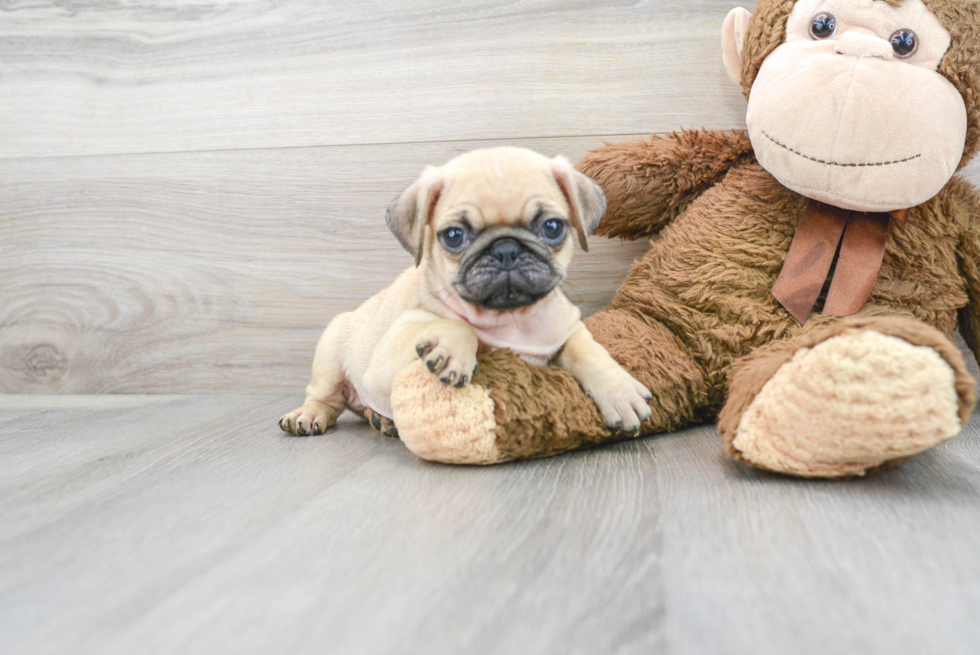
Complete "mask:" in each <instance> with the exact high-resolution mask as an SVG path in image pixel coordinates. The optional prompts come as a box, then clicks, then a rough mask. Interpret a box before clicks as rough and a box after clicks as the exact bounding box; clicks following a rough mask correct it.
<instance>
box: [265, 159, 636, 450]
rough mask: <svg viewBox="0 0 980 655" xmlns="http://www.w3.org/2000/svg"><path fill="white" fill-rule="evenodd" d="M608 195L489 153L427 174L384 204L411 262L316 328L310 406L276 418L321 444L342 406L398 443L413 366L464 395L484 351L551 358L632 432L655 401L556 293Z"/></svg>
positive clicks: (564, 167)
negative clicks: (402, 394)
mask: <svg viewBox="0 0 980 655" xmlns="http://www.w3.org/2000/svg"><path fill="white" fill-rule="evenodd" d="M605 207H606V199H605V196H604V195H603V193H602V189H600V188H599V185H597V184H596V183H595V182H593V181H592V180H591V179H589V178H588V177H586V176H585V175H583V174H582V173H579V172H578V171H576V170H575V169H574V168H573V167H572V165H571V164H570V163H569V162H568V161H567V160H566V159H564V158H562V157H558V158H556V159H549V158H547V157H545V156H543V155H540V154H538V153H535V152H532V151H530V150H526V149H523V148H492V149H487V150H477V151H474V152H470V153H467V154H464V155H461V156H459V157H457V158H455V159H453V160H452V161H450V162H449V163H448V164H446V165H444V166H441V167H438V168H435V167H431V166H430V167H428V168H426V169H425V171H424V172H423V173H422V175H421V176H420V177H419V178H418V180H416V181H415V183H414V184H412V185H411V186H410V187H409V188H408V189H407V190H406V191H405V192H404V193H402V194H401V196H399V197H398V199H396V200H395V202H394V203H393V204H392V205H391V206H390V207H389V208H388V216H387V220H388V226H389V227H390V228H391V231H392V232H394V234H395V236H396V237H397V238H398V240H399V241H400V242H401V244H402V245H403V246H404V247H405V249H406V250H408V251H409V252H410V253H411V254H412V255H414V256H415V266H414V267H413V268H409V269H408V270H406V271H405V272H404V273H402V274H401V275H400V276H399V277H398V279H396V280H395V282H394V283H393V284H392V285H391V286H390V287H388V288H387V289H385V290H384V291H382V292H381V293H379V294H378V295H376V296H374V297H373V298H371V299H369V300H368V301H367V302H365V303H364V304H363V305H361V306H360V307H359V308H358V309H356V310H355V311H353V312H350V313H346V314H341V315H339V316H337V317H336V318H335V319H334V320H333V321H331V323H330V325H329V326H328V327H327V329H326V330H325V331H324V332H323V336H322V337H321V338H320V342H319V344H318V345H317V348H316V354H315V356H314V358H313V378H312V381H311V382H310V384H309V386H307V387H306V402H304V403H303V406H302V407H300V408H298V409H296V410H294V411H292V412H290V413H289V414H286V415H285V416H283V417H282V418H281V419H280V421H279V426H280V427H281V428H282V430H283V431H285V432H287V433H289V434H293V435H297V436H306V435H319V434H322V433H323V432H324V431H326V429H327V428H329V427H332V426H333V425H334V424H335V423H336V421H337V417H338V416H339V415H340V414H341V412H343V411H344V409H345V408H350V409H351V410H352V411H354V412H357V413H358V414H362V415H363V416H365V418H367V419H369V420H370V421H371V422H372V424H373V425H374V427H375V428H378V429H379V430H381V431H383V432H385V431H386V432H387V433H390V434H395V432H394V430H392V429H391V428H392V424H391V421H390V419H386V418H385V417H390V416H391V415H392V409H391V391H392V384H393V382H394V380H395V376H396V375H397V374H398V372H399V371H401V370H402V369H403V368H405V367H406V366H408V365H409V364H411V363H412V362H413V361H414V360H415V359H418V358H421V359H422V360H424V361H425V365H426V367H427V368H428V369H429V371H431V373H432V375H434V376H436V377H437V378H438V379H439V380H440V381H441V382H443V383H444V384H447V385H452V386H455V387H463V386H465V385H466V384H468V383H469V382H470V380H471V379H472V377H473V374H474V372H475V371H476V368H477V362H476V351H477V344H479V343H480V342H482V343H484V344H487V345H489V346H491V347H493V348H510V349H512V350H513V351H514V352H516V353H517V354H518V355H519V356H520V357H522V358H523V359H525V360H526V361H528V362H529V363H532V364H536V365H544V364H547V363H549V362H551V361H552V360H554V363H556V364H557V365H558V366H560V367H562V368H564V369H565V370H567V371H568V372H569V373H571V374H572V376H574V377H575V379H576V380H577V381H578V382H579V384H580V385H581V386H582V388H583V389H584V390H585V392H586V393H587V394H588V395H589V396H590V397H591V398H592V400H593V402H595V404H596V406H597V407H598V408H599V411H600V412H601V413H602V416H603V418H604V419H605V421H606V423H607V424H608V425H609V426H612V427H616V428H617V429H625V430H638V429H639V427H640V423H641V422H642V421H644V420H646V419H647V418H649V417H650V408H649V405H648V404H647V401H649V400H651V399H652V396H651V394H650V391H649V390H647V389H646V387H644V386H643V385H642V384H640V383H639V382H637V381H636V380H635V379H633V377H632V376H630V374H629V373H627V372H626V371H625V370H624V369H623V368H622V367H620V365H619V364H617V363H616V361H615V360H613V358H612V357H610V355H609V353H608V352H606V350H605V348H603V347H602V346H601V345H599V344H598V343H596V342H595V341H594V340H593V339H592V335H591V334H590V333H589V331H588V330H587V329H586V327H585V325H584V324H583V323H582V321H581V313H580V311H579V310H578V308H577V307H575V306H574V305H573V304H572V303H571V302H570V301H569V300H568V299H567V298H566V297H565V294H564V293H562V291H561V289H559V287H558V285H559V284H560V283H561V282H562V280H564V279H565V272H566V270H567V268H568V265H569V263H570V261H571V259H572V251H573V249H574V246H573V243H572V242H573V241H574V240H575V239H574V238H573V237H577V240H578V242H579V245H580V246H581V247H582V249H583V250H588V235H589V234H591V233H592V231H593V230H594V229H595V228H596V226H597V225H598V224H599V219H600V218H601V217H602V214H603V212H604V211H605Z"/></svg>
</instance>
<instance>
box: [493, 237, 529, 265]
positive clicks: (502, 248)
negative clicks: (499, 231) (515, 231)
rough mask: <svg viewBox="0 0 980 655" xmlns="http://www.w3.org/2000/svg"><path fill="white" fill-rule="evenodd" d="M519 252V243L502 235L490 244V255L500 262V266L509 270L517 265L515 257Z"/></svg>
mask: <svg viewBox="0 0 980 655" xmlns="http://www.w3.org/2000/svg"><path fill="white" fill-rule="evenodd" d="M520 254H521V244H520V243H519V242H518V241H517V239H512V238H510V237H504V238H502V239H497V240H496V241H494V242H493V245H492V246H490V255H491V256H492V257H493V258H494V259H496V260H497V261H498V262H500V267H501V268H503V269H504V270H507V271H509V270H510V269H512V268H514V267H515V266H516V265H517V258H518V257H519V256H520Z"/></svg>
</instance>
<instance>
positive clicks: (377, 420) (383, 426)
mask: <svg viewBox="0 0 980 655" xmlns="http://www.w3.org/2000/svg"><path fill="white" fill-rule="evenodd" d="M364 418H366V419H367V420H368V423H370V424H371V427H372V428H374V429H375V431H377V432H380V433H381V434H383V435H384V436H386V437H394V438H395V439H397V438H398V428H396V427H395V422H394V421H392V420H391V419H390V418H388V417H387V416H382V415H381V414H378V413H377V412H376V411H374V410H373V409H370V408H368V409H366V410H364Z"/></svg>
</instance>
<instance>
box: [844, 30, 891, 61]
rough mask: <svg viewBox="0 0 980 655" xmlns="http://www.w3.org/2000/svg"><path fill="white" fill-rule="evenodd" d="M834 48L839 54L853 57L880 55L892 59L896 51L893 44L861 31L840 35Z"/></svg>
mask: <svg viewBox="0 0 980 655" xmlns="http://www.w3.org/2000/svg"><path fill="white" fill-rule="evenodd" d="M834 50H835V51H836V52H837V54H839V55H850V56H852V57H878V58H879V59H891V58H892V54H894V51H893V50H892V44H891V43H889V42H888V41H886V40H884V39H882V38H879V37H877V36H871V35H870V34H862V33H861V32H845V33H844V34H842V35H840V37H838V39H837V42H836V45H835V47H834Z"/></svg>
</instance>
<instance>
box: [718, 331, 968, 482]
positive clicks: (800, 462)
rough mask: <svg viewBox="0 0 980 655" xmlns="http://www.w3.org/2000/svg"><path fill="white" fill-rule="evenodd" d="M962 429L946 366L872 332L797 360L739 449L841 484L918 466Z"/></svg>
mask: <svg viewBox="0 0 980 655" xmlns="http://www.w3.org/2000/svg"><path fill="white" fill-rule="evenodd" d="M961 427H962V425H961V422H960V417H959V406H958V402H957V390H956V385H955V374H954V371H953V369H952V368H951V367H950V365H949V364H948V363H947V362H946V360H944V359H943V358H942V357H941V356H940V355H939V354H938V353H937V352H936V350H934V349H933V348H931V347H929V346H915V345H912V344H911V343H909V342H908V341H905V340H904V339H901V338H899V337H895V336H889V335H885V334H882V333H880V332H876V331H873V330H866V331H861V332H852V333H845V334H842V335H839V336H835V337H832V338H830V339H827V340H826V341H823V342H821V343H819V344H817V345H815V346H813V347H812V348H801V349H800V350H798V351H797V352H796V353H794V355H793V357H792V359H791V360H789V361H787V362H786V363H785V364H783V365H782V366H781V367H780V368H779V369H778V370H777V371H776V373H775V375H773V376H772V377H771V378H770V379H769V381H768V382H766V383H765V385H764V386H763V387H762V390H761V391H760V392H759V393H758V394H757V395H756V396H755V398H754V399H753V400H752V402H751V403H750V404H749V406H748V408H747V409H746V410H745V413H744V414H743V415H742V417H741V420H740V421H739V423H738V427H737V430H736V432H735V436H734V439H733V441H732V446H734V449H735V450H736V451H737V454H738V458H740V459H742V460H743V461H745V462H746V463H748V464H752V465H754V466H758V467H760V468H764V469H768V470H770V471H777V472H781V473H788V474H791V475H797V476H803V477H821V478H840V477H849V476H855V475H863V474H865V473H866V472H867V471H869V470H870V469H874V468H878V467H881V466H883V465H887V464H891V463H895V462H899V461H902V460H905V459H908V458H909V457H912V456H913V455H916V454H917V453H920V452H922V451H923V450H926V449H927V448H930V447H932V446H935V445H937V444H940V443H942V442H944V441H946V440H947V439H949V438H951V437H953V436H955V435H956V434H957V433H958V432H959V431H960V429H961Z"/></svg>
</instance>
